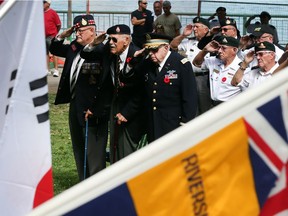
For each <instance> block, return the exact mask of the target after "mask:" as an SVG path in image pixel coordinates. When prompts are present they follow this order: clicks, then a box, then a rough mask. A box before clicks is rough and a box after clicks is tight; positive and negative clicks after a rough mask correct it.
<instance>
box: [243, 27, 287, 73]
mask: <svg viewBox="0 0 288 216" xmlns="http://www.w3.org/2000/svg"><path fill="white" fill-rule="evenodd" d="M273 34H274V31H273V29H272V28H271V27H270V26H268V25H259V26H257V27H255V29H254V30H253V32H252V35H253V37H254V40H255V44H257V43H262V42H269V43H271V44H274V43H273V38H274V35H273ZM255 44H254V45H255ZM274 47H275V54H276V57H275V60H276V61H278V60H279V59H280V58H281V56H282V55H283V53H284V50H282V49H280V48H279V47H278V46H277V45H275V44H274ZM254 50H255V47H254V46H253V47H251V48H250V49H246V50H244V51H242V52H241V53H239V56H240V58H241V59H244V56H245V55H246V54H247V53H249V52H250V51H254ZM257 65H258V62H257V59H256V58H254V60H253V61H251V62H250V65H249V67H251V68H252V67H254V66H257Z"/></svg>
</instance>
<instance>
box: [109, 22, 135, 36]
mask: <svg viewBox="0 0 288 216" xmlns="http://www.w3.org/2000/svg"><path fill="white" fill-rule="evenodd" d="M107 34H127V35H130V34H131V31H130V28H129V26H127V25H124V24H119V25H115V26H112V27H110V28H109V29H108V30H107Z"/></svg>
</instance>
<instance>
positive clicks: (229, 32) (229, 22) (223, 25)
mask: <svg viewBox="0 0 288 216" xmlns="http://www.w3.org/2000/svg"><path fill="white" fill-rule="evenodd" d="M219 36H226V37H233V38H235V39H237V40H240V38H241V36H240V33H239V30H238V29H237V24H236V21H235V19H232V18H229V17H228V18H226V19H224V20H221V21H220V27H219V26H215V27H212V28H211V29H210V32H208V33H207V35H206V36H205V37H203V38H202V39H201V40H200V41H199V43H198V48H199V49H203V48H204V47H205V46H206V45H207V44H208V43H209V42H211V41H212V40H214V39H216V37H219Z"/></svg>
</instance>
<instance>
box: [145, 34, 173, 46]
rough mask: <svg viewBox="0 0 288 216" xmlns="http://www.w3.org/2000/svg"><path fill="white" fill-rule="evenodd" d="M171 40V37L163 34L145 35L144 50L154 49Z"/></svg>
mask: <svg viewBox="0 0 288 216" xmlns="http://www.w3.org/2000/svg"><path fill="white" fill-rule="evenodd" d="M172 40H173V38H172V37H170V36H168V35H164V34H156V33H149V34H146V43H145V44H144V47H145V48H146V49H155V48H157V47H159V46H160V45H162V44H169V43H170V42H171V41H172Z"/></svg>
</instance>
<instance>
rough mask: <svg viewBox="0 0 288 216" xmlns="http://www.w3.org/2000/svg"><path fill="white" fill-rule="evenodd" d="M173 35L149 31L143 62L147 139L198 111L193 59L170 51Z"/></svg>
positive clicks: (155, 137)
mask: <svg viewBox="0 0 288 216" xmlns="http://www.w3.org/2000/svg"><path fill="white" fill-rule="evenodd" d="M171 39H172V38H171V37H169V36H166V35H161V34H154V33H151V34H148V35H147V38H146V43H145V52H146V54H147V58H145V60H144V62H143V63H142V64H140V72H141V73H142V74H144V80H145V89H146V97H145V98H146V106H145V107H146V109H147V113H148V118H147V122H148V127H147V130H148V132H147V139H148V142H152V141H154V140H156V139H158V138H160V137H161V136H163V135H165V134H167V133H169V132H170V131H172V130H174V129H176V128H177V127H179V126H180V125H181V124H183V123H187V122H188V121H190V120H191V119H193V118H194V117H195V115H196V109H197V90H196V82H195V77H194V73H193V71H192V66H191V63H190V62H189V60H188V59H187V58H184V57H183V56H181V55H180V54H178V53H177V52H175V51H170V45H169V42H170V41H171Z"/></svg>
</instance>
